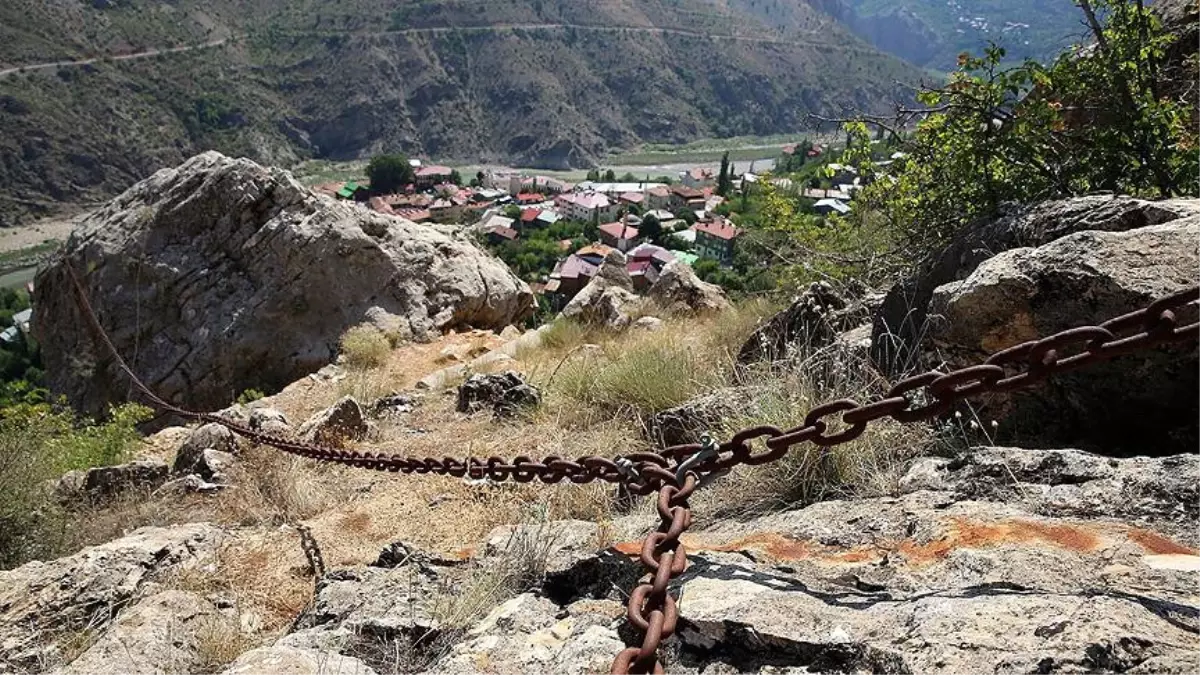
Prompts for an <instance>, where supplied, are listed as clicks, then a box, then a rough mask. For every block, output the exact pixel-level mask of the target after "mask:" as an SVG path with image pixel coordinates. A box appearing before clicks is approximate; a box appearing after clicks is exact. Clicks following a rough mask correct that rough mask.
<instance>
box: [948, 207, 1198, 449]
mask: <svg viewBox="0 0 1200 675" xmlns="http://www.w3.org/2000/svg"><path fill="white" fill-rule="evenodd" d="M1197 267H1200V215H1197V216H1190V217H1187V218H1181V219H1178V220H1174V221H1172V222H1169V223H1166V224H1163V225H1151V226H1147V227H1142V228H1138V229H1135V230H1129V231H1125V232H1092V231H1088V232H1080V233H1077V234H1073V235H1070V236H1067V237H1063V238H1060V239H1058V240H1056V241H1054V242H1052V243H1050V244H1047V245H1045V246H1040V247H1037V248H1019V249H1013V250H1010V251H1006V252H1005V253H1002V254H1000V255H997V256H995V257H993V258H991V259H989V260H987V261H986V262H984V263H983V264H981V265H980V266H979V267H977V268H976V269H975V271H974V272H972V273H971V275H970V276H968V277H967V278H965V279H963V280H962V281H957V282H952V283H949V284H945V285H943V286H940V287H938V289H937V290H936V291H935V292H934V294H933V297H932V300H931V302H930V311H931V315H932V316H935V317H936V320H934V321H931V322H930V323H929V326H928V338H927V340H928V342H929V344H930V345H931V347H932V348H933V349H934V350H936V353H937V354H938V356H939V357H940V358H941V359H942V360H944V361H945V363H946V367H949V368H957V367H963V366H967V365H974V364H977V363H982V362H983V361H984V360H985V359H986V358H987V357H988V356H989V355H990V354H992V353H995V352H997V351H999V350H1001V349H1004V348H1006V347H1010V346H1012V345H1015V344H1018V343H1021V342H1024V341H1027V340H1033V339H1037V338H1041V337H1045V336H1047V335H1050V334H1052V333H1055V332H1058V331H1061V330H1065V329H1068V328H1075V327H1078V326H1086V325H1095V324H1099V323H1102V322H1103V321H1106V320H1108V319H1110V318H1113V317H1116V316H1119V315H1122V314H1125V313H1127V312H1131V311H1134V310H1137V309H1141V308H1143V307H1145V306H1146V305H1148V304H1149V303H1150V302H1152V301H1153V300H1156V299H1158V298H1161V297H1163V296H1166V295H1170V294H1172V293H1175V292H1177V291H1180V290H1183V289H1186V288H1188V287H1190V286H1193V285H1195V283H1196V269H1197ZM1177 314H1178V317H1177V318H1178V320H1179V321H1180V322H1183V323H1186V322H1189V321H1196V320H1197V314H1198V312H1197V308H1196V306H1195V305H1190V306H1188V307H1186V308H1184V309H1181V310H1180V311H1179V312H1177ZM1131 381H1136V382H1137V386H1136V387H1131V386H1130V382H1131ZM976 413H977V414H978V415H979V416H980V417H981V418H983V419H995V420H997V421H998V422H999V429H998V432H997V435H996V437H995V441H996V442H998V443H1001V444H1016V445H1021V446H1023V447H1031V446H1032V447H1055V446H1060V447H1061V446H1063V445H1069V446H1075V447H1083V448H1084V449H1094V450H1103V451H1105V452H1109V453H1115V454H1157V455H1162V454H1174V453H1179V452H1187V451H1193V450H1195V448H1196V446H1197V444H1200V437H1198V436H1197V427H1196V419H1197V417H1200V360H1198V358H1197V347H1196V345H1195V344H1194V343H1177V344H1175V345H1170V346H1165V347H1160V348H1155V349H1150V350H1143V351H1139V352H1137V353H1134V354H1130V355H1127V356H1122V357H1119V358H1116V359H1113V360H1110V361H1107V362H1103V363H1097V364H1092V365H1089V366H1088V367H1086V368H1081V369H1078V370H1076V371H1073V372H1070V373H1066V374H1062V375H1056V376H1054V378H1053V379H1052V380H1051V381H1050V382H1048V383H1046V384H1044V385H1041V386H1038V387H1034V388H1030V389H1027V390H1020V391H1016V392H1014V393H1012V394H1011V395H1007V396H1001V395H996V396H991V397H988V398H987V399H985V400H984V401H983V402H982V403H981V405H980V406H979V407H977V409H976Z"/></svg>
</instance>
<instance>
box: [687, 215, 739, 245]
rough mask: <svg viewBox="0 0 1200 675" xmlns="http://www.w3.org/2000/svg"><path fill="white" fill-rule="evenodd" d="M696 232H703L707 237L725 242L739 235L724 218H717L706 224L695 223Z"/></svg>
mask: <svg viewBox="0 0 1200 675" xmlns="http://www.w3.org/2000/svg"><path fill="white" fill-rule="evenodd" d="M696 232H703V233H704V234H707V235H709V236H712V237H716V238H717V239H724V240H726V241H730V240H732V239H735V238H736V237H737V236H738V234H740V232H738V229H737V228H736V227H734V226H733V225H732V224H730V223H729V221H727V220H725V219H724V218H717V219H714V220H711V221H709V222H706V223H696Z"/></svg>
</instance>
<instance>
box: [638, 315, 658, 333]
mask: <svg viewBox="0 0 1200 675" xmlns="http://www.w3.org/2000/svg"><path fill="white" fill-rule="evenodd" d="M633 327H634V328H635V329H637V330H644V331H646V332H648V333H654V332H657V331H660V330H662V329H663V320H662V319H660V318H658V317H657V316H643V317H642V318H640V319H638V320H637V321H634V322H633Z"/></svg>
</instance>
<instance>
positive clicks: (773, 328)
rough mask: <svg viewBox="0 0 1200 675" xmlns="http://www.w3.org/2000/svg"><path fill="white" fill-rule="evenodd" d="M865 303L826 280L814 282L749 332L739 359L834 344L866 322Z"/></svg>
mask: <svg viewBox="0 0 1200 675" xmlns="http://www.w3.org/2000/svg"><path fill="white" fill-rule="evenodd" d="M868 307H869V305H868V304H867V303H866V302H864V301H861V300H859V299H857V298H853V297H851V296H849V295H848V294H844V293H839V292H837V291H835V290H834V288H833V286H832V285H831V284H829V283H828V282H825V281H817V282H813V283H812V284H809V287H808V288H807V289H806V290H805V291H804V292H803V293H801V294H800V295H799V296H798V297H797V298H796V299H795V300H793V301H792V304H791V305H790V306H788V308H787V309H785V310H783V311H782V312H779V313H778V314H776V315H775V316H773V317H771V318H770V319H768V320H767V322H766V323H764V324H763V325H762V326H759V327H758V328H757V329H756V330H755V331H754V333H752V334H751V335H750V337H749V338H748V339H747V340H746V342H745V343H744V344H743V345H742V348H741V350H740V351H739V352H738V362H739V363H744V364H749V363H756V362H759V361H768V362H778V361H787V360H791V359H794V358H805V357H807V356H809V355H811V354H812V353H813V352H816V351H817V350H820V349H824V348H825V347H828V346H829V345H831V344H833V343H834V342H835V341H836V340H837V338H838V336H839V334H840V333H842V332H843V331H848V330H851V329H855V328H856V327H859V326H862V325H864V324H867V323H869V322H870V311H869V309H868ZM868 337H869V335H868Z"/></svg>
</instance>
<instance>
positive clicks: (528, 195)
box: [516, 192, 546, 206]
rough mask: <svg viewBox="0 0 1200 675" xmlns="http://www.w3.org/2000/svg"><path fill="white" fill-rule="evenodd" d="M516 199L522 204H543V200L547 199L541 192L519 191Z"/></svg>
mask: <svg viewBox="0 0 1200 675" xmlns="http://www.w3.org/2000/svg"><path fill="white" fill-rule="evenodd" d="M516 201H517V203H518V204H520V205H521V206H525V205H528V204H541V203H542V202H544V201H546V197H545V196H543V195H542V194H541V193H540V192H518V193H517V196H516Z"/></svg>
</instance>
